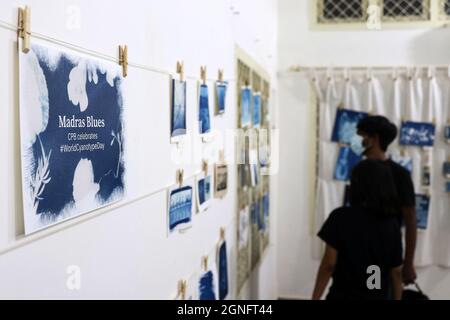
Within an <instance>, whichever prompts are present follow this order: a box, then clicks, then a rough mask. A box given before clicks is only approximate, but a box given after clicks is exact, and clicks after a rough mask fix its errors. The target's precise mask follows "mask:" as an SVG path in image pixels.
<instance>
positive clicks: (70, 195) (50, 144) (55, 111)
mask: <svg viewBox="0 0 450 320" xmlns="http://www.w3.org/2000/svg"><path fill="white" fill-rule="evenodd" d="M123 81H124V80H123V78H122V76H121V74H120V68H119V67H118V66H116V65H114V64H109V63H105V62H100V61H98V60H94V59H87V58H84V57H80V56H77V55H75V54H73V53H68V52H66V51H59V50H56V49H53V48H49V47H44V46H41V45H32V47H31V50H30V52H29V53H28V54H22V53H21V54H20V97H21V99H20V101H21V102H20V114H21V143H22V173H23V192H24V197H23V201H24V220H25V229H26V233H27V234H28V233H31V232H34V231H36V230H39V229H42V228H44V227H46V226H49V225H51V224H54V223H56V222H59V221H63V220H66V219H69V218H72V217H75V216H77V215H80V214H83V213H86V212H89V211H92V210H94V209H97V208H99V207H102V206H104V205H107V204H108V203H111V202H113V201H118V200H120V199H122V197H123V195H124V189H125V183H124V172H125V161H124V157H123V153H124V132H123V128H124V125H123V116H122V115H123V107H124V106H123V94H124V92H123V88H122V83H123Z"/></svg>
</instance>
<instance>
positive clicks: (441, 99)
mask: <svg viewBox="0 0 450 320" xmlns="http://www.w3.org/2000/svg"><path fill="white" fill-rule="evenodd" d="M424 71H425V70H420V69H416V70H415V72H411V77H400V76H398V77H395V79H394V78H393V76H392V74H393V73H392V72H386V73H385V74H381V75H378V74H377V75H375V76H374V75H373V74H371V73H370V72H369V73H364V72H359V73H358V72H356V71H355V72H352V73H351V76H350V72H348V79H346V77H345V76H344V78H338V77H334V75H333V74H332V73H331V74H329V75H328V76H324V75H320V76H317V75H316V76H315V79H316V81H315V88H316V90H319V99H320V134H319V139H320V141H319V160H318V161H319V177H318V183H317V196H316V216H315V224H314V225H315V231H316V232H317V231H318V230H319V228H320V227H321V226H322V224H323V222H324V221H325V219H326V217H327V216H328V215H329V213H330V212H331V211H332V210H333V209H335V208H337V207H339V206H341V205H342V202H343V198H344V190H345V183H344V182H340V181H335V180H334V179H333V177H334V170H335V166H336V160H337V157H338V151H339V146H338V145H337V144H336V143H333V142H331V135H332V131H333V126H334V120H335V116H336V110H337V108H338V106H339V105H341V104H342V106H343V107H344V108H346V109H352V110H356V111H366V112H370V113H372V114H381V115H384V116H386V117H388V118H389V119H390V120H391V121H392V122H394V123H395V124H396V125H397V126H398V128H399V129H400V126H401V122H402V121H407V120H409V121H417V122H432V121H433V120H434V121H435V124H436V140H435V146H434V147H433V148H431V149H422V148H417V147H400V146H399V144H398V141H399V139H398V138H397V139H396V141H394V143H393V144H392V145H391V147H390V149H389V150H388V152H389V154H391V155H392V156H394V157H400V156H409V157H411V158H412V160H413V172H412V180H413V183H414V186H415V190H416V193H430V195H431V204H430V211H429V220H428V228H427V229H426V230H420V231H419V232H418V242H417V249H416V261H415V262H416V265H417V266H425V265H431V264H435V265H441V266H446V267H450V195H449V194H448V193H445V185H444V183H445V178H444V176H443V173H442V165H443V162H444V161H445V160H446V159H447V158H448V157H449V155H450V152H449V145H448V144H447V143H445V141H444V139H443V130H444V126H445V124H446V122H447V119H448V118H449V116H450V111H449V106H450V79H449V78H448V77H447V76H437V75H436V74H435V72H434V71H433V70H430V71H428V73H427V74H426V72H424ZM369 79H371V80H370V81H369ZM426 161H429V165H430V167H431V178H432V180H431V187H430V188H424V187H423V186H422V185H421V184H422V181H421V180H422V179H421V175H422V167H423V165H424V164H426ZM316 241H319V240H318V239H316ZM313 247H315V248H316V249H315V250H314V249H313V256H314V257H315V258H319V257H320V252H319V251H317V248H320V247H321V246H320V245H317V244H316V245H315V246H314V245H313Z"/></svg>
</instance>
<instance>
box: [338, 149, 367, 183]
mask: <svg viewBox="0 0 450 320" xmlns="http://www.w3.org/2000/svg"><path fill="white" fill-rule="evenodd" d="M361 159H362V157H360V156H358V155H356V154H355V153H354V152H353V151H352V149H351V148H350V147H341V148H340V149H339V155H338V159H337V162H336V169H335V171H334V179H335V180H339V181H348V180H350V177H351V173H352V170H353V168H354V167H355V166H356V165H357V164H358V163H359V162H360V161H361Z"/></svg>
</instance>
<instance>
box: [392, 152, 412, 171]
mask: <svg viewBox="0 0 450 320" xmlns="http://www.w3.org/2000/svg"><path fill="white" fill-rule="evenodd" d="M390 159H391V160H392V161H394V162H396V163H397V164H399V165H400V166H402V167H403V168H405V169H406V170H408V172H409V173H412V171H413V167H414V166H413V159H412V157H410V156H407V155H404V156H394V155H391V156H390Z"/></svg>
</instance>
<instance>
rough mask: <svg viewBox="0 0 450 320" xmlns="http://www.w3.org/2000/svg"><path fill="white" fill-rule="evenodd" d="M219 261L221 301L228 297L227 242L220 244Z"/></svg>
mask: <svg viewBox="0 0 450 320" xmlns="http://www.w3.org/2000/svg"><path fill="white" fill-rule="evenodd" d="M217 260H218V261H217V266H218V275H219V280H218V282H219V300H225V299H226V297H227V295H228V258H227V243H226V241H221V242H220V244H219V250H218V254H217Z"/></svg>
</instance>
